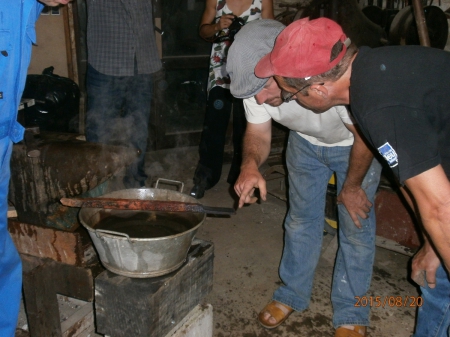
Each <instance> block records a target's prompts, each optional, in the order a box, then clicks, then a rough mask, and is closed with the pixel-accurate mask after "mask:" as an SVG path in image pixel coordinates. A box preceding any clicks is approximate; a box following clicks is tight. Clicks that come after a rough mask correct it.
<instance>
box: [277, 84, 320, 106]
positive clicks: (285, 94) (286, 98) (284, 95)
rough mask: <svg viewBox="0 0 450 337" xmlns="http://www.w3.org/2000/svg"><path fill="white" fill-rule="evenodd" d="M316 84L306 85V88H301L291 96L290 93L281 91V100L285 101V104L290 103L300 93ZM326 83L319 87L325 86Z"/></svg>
mask: <svg viewBox="0 0 450 337" xmlns="http://www.w3.org/2000/svg"><path fill="white" fill-rule="evenodd" d="M313 84H314V83H310V84H307V85H305V86H304V87H302V88H300V89H299V90H297V91H296V92H294V93H293V94H291V93H290V92H287V91H286V90H284V89H281V99H282V101H283V103H289V102H290V101H292V99H293V98H294V96H295V95H297V94H298V93H299V92H300V91H302V90H303V89H306V88H308V87H310V86H311V85H313ZM324 84H325V83H318V85H324Z"/></svg>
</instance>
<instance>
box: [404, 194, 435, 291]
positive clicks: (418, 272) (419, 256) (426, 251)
mask: <svg viewBox="0 0 450 337" xmlns="http://www.w3.org/2000/svg"><path fill="white" fill-rule="evenodd" d="M400 191H401V192H402V194H403V196H404V197H405V199H406V201H407V203H408V205H409V207H410V208H411V210H412V211H413V212H414V214H415V215H416V219H417V221H418V222H419V226H420V229H421V230H422V232H423V233H422V234H423V235H422V237H423V239H424V241H425V242H424V244H423V246H422V247H421V248H420V249H419V251H418V252H417V253H416V254H415V255H414V257H413V259H412V263H411V279H412V280H413V281H414V282H416V283H417V284H418V285H420V286H422V287H425V281H427V283H426V284H428V287H430V288H434V287H435V286H436V271H437V269H438V267H439V266H440V265H441V261H440V260H439V257H438V256H437V254H436V251H435V249H434V247H433V246H432V245H431V244H430V242H429V240H428V234H427V233H426V231H425V230H424V229H423V224H422V221H421V219H420V216H419V214H418V212H417V209H416V206H417V205H416V204H415V203H414V202H413V198H412V196H411V192H410V191H409V190H408V189H407V187H405V186H402V187H400Z"/></svg>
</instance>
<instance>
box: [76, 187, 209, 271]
mask: <svg viewBox="0 0 450 337" xmlns="http://www.w3.org/2000/svg"><path fill="white" fill-rule="evenodd" d="M102 197H105V198H120V199H142V200H158V201H182V202H198V201H197V200H196V199H195V198H193V197H191V196H189V195H186V194H183V193H180V192H176V191H172V190H166V189H157V188H155V189H152V188H143V189H127V190H121V191H115V192H112V193H108V194H105V195H103V196H102ZM124 213H125V215H124ZM138 213H140V214H142V213H144V212H142V211H117V210H111V209H103V208H84V207H82V208H81V210H80V213H79V219H80V222H81V224H82V225H83V226H84V227H86V229H87V230H88V231H89V235H90V236H91V239H92V241H93V243H94V246H95V248H96V249H97V252H98V255H99V258H100V261H101V262H102V264H103V266H104V267H105V268H106V269H108V270H110V271H111V272H113V273H116V274H119V275H124V276H128V277H136V278H145V277H155V276H160V275H164V274H167V273H170V272H172V271H174V270H176V269H177V268H179V267H180V266H181V265H182V264H183V262H184V261H185V259H186V256H187V253H188V250H189V247H190V246H191V244H192V240H193V239H194V236H195V234H196V232H197V230H198V228H199V227H200V225H201V224H202V223H203V221H204V220H205V217H206V214H205V213H183V227H182V228H183V229H185V230H184V231H182V232H180V233H178V234H174V235H168V236H162V237H153V238H140V237H131V236H130V235H128V234H126V233H123V232H118V231H111V230H107V229H98V228H97V229H96V228H95V227H96V226H97V227H98V224H99V223H100V222H101V221H102V220H104V219H105V218H107V217H116V216H119V217H124V218H127V217H132V216H136V214H138ZM147 213H148V215H149V219H152V218H154V213H155V212H147ZM165 214H168V215H171V214H172V213H171V212H165ZM174 216H176V215H174ZM145 224H146V222H144V225H145ZM148 224H149V226H151V223H150V220H149V223H148Z"/></svg>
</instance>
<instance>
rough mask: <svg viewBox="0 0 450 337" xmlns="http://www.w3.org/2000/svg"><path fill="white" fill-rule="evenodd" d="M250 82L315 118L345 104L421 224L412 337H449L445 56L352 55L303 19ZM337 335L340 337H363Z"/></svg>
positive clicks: (334, 27)
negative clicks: (290, 99)
mask: <svg viewBox="0 0 450 337" xmlns="http://www.w3.org/2000/svg"><path fill="white" fill-rule="evenodd" d="M255 74H256V75H257V76H258V77H263V78H266V77H269V76H275V78H276V80H277V82H278V85H279V86H280V88H281V89H282V90H284V91H285V92H287V93H291V94H293V95H294V96H295V98H296V100H297V102H298V103H299V104H300V105H302V106H304V107H306V108H308V109H310V110H312V111H315V112H317V113H321V112H323V111H326V110H328V109H329V108H330V107H332V106H335V105H341V104H351V111H352V114H353V116H354V118H355V119H356V121H357V123H358V125H359V127H360V128H361V130H362V132H363V134H364V135H365V136H366V138H367V140H368V142H369V143H370V144H371V145H372V146H373V148H374V149H376V150H377V151H378V152H379V153H380V154H381V155H382V156H383V157H384V159H385V160H386V162H387V163H388V164H389V166H390V167H391V169H392V171H393V173H394V174H395V175H396V177H397V178H398V180H399V182H400V184H401V185H402V192H403V193H404V195H405V196H406V198H407V200H408V202H409V204H410V206H411V207H412V208H413V209H414V206H415V205H417V209H416V211H417V213H416V214H419V213H420V218H421V221H422V223H423V227H424V238H425V243H424V245H423V247H422V248H421V249H420V250H419V252H418V253H417V254H416V255H415V257H414V259H413V263H412V274H411V277H412V279H413V280H414V281H415V282H417V283H418V284H419V285H421V290H422V296H423V299H424V305H423V306H422V307H421V308H420V309H419V313H418V320H417V327H416V331H415V334H414V336H415V337H419V336H424V337H429V336H448V333H449V327H450V281H449V278H448V271H449V270H450V182H449V179H448V177H449V176H450V121H449V119H450V53H448V52H446V51H442V50H437V49H432V48H425V47H419V46H390V47H382V48H377V49H370V48H367V47H363V48H361V49H360V50H358V49H357V48H356V46H354V45H353V44H351V42H350V40H349V39H348V38H347V37H346V35H345V34H344V32H343V31H342V28H341V27H340V26H339V25H338V24H337V23H335V22H334V21H332V20H329V19H326V18H320V19H316V20H311V21H309V20H308V18H306V19H302V20H298V21H295V22H294V23H292V24H291V25H290V26H288V27H287V28H286V29H285V30H284V31H283V32H282V33H281V34H280V35H279V36H278V38H277V41H276V43H275V46H274V49H273V50H272V52H271V53H270V54H268V55H266V56H265V57H264V58H263V59H261V61H260V62H259V63H258V65H257V66H256V68H255ZM410 196H412V198H410ZM441 262H442V265H441ZM343 328H344V329H345V330H346V331H347V332H344V331H343V330H342V331H343V332H342V334H338V332H337V333H336V336H340V337H341V336H358V335H362V334H356V335H355V333H356V331H353V330H354V329H353V327H351V326H350V327H343Z"/></svg>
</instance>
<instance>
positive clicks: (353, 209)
mask: <svg viewBox="0 0 450 337" xmlns="http://www.w3.org/2000/svg"><path fill="white" fill-rule="evenodd" d="M337 204H343V205H344V206H345V208H347V211H348V214H349V215H350V217H351V218H352V220H353V222H354V223H355V226H356V227H358V228H361V223H360V222H359V219H358V216H359V217H360V218H361V219H367V218H368V217H369V216H368V214H367V213H369V212H370V208H371V207H372V203H371V202H370V201H369V199H367V196H366V193H365V192H364V190H363V189H362V188H361V187H360V186H359V187H349V186H346V185H345V184H344V186H343V187H342V190H341V193H339V195H338V197H337Z"/></svg>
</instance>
